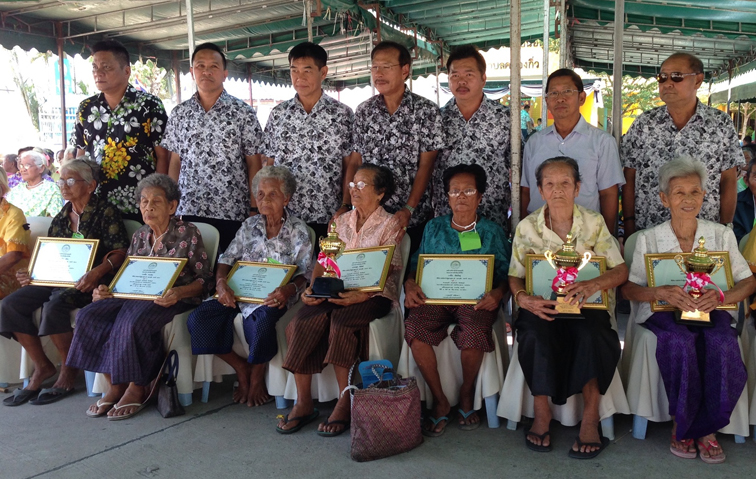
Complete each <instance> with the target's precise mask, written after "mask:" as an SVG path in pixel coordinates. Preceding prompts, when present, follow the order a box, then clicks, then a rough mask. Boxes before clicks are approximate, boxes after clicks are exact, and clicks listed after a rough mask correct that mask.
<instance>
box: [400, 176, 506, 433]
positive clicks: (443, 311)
mask: <svg viewBox="0 0 756 479" xmlns="http://www.w3.org/2000/svg"><path fill="white" fill-rule="evenodd" d="M443 182H444V190H445V192H446V194H447V195H448V197H449V206H450V207H451V210H452V214H451V215H445V216H439V217H438V218H434V219H433V220H431V221H430V222H429V223H428V224H427V225H426V226H425V231H424V232H423V239H422V242H421V243H420V248H419V249H418V250H417V252H416V253H415V254H414V255H413V256H412V262H411V265H410V271H411V273H410V274H409V275H408V276H409V279H408V280H407V281H406V282H405V283H404V294H405V300H404V305H405V306H406V307H407V308H410V309H409V316H408V317H407V319H406V320H405V327H406V331H405V333H404V339H405V340H406V341H407V344H409V345H410V347H411V348H412V355H413V356H414V358H415V362H416V363H417V365H418V367H419V368H420V372H421V373H422V374H423V378H424V379H425V381H426V383H427V384H428V386H429V387H430V390H431V393H432V394H433V412H432V413H431V415H430V416H429V417H428V418H427V422H426V424H425V425H424V427H423V434H425V435H426V436H440V435H441V434H443V433H444V431H445V428H446V424H447V423H448V421H449V418H448V415H449V412H450V411H451V404H449V400H448V399H447V398H446V395H444V391H443V389H442V388H441V379H440V377H439V373H438V364H437V363H436V353H435V352H434V351H433V346H438V345H439V344H440V343H441V341H443V340H444V338H446V335H447V329H448V327H449V326H450V325H452V324H455V325H456V326H455V328H454V330H453V331H452V334H451V337H452V340H454V344H456V345H457V348H459V349H460V350H461V351H462V353H461V355H462V378H463V382H462V386H461V387H460V391H459V396H460V403H459V405H460V408H459V414H460V417H459V427H460V428H461V429H463V430H472V429H476V428H477V427H478V426H480V418H479V417H478V414H477V413H476V412H475V410H474V409H473V399H474V393H475V380H476V378H477V376H478V370H479V369H480V365H481V363H482V362H483V354H484V353H487V352H490V351H493V350H494V341H493V323H494V322H496V314H497V312H498V310H499V304H500V303H501V300H502V298H503V297H504V294H505V293H506V292H507V290H508V284H507V270H508V269H509V255H510V248H509V241H508V240H507V237H506V235H505V234H504V230H503V229H501V227H500V226H498V225H497V224H496V223H493V222H491V221H489V220H487V219H486V218H483V217H481V216H479V215H478V213H477V211H478V205H479V204H480V200H481V198H483V194H484V193H485V191H486V172H485V171H484V170H483V168H481V167H480V166H479V165H458V166H454V167H451V168H449V169H447V170H446V171H445V172H444V175H443ZM462 233H467V234H466V235H465V237H464V238H465V239H464V240H463V236H462ZM421 254H492V255H494V256H495V257H494V286H495V287H494V289H492V290H491V291H489V292H488V293H486V295H485V296H484V297H483V298H482V299H481V300H480V301H478V303H477V304H475V305H461V306H442V305H429V304H425V300H426V299H427V298H426V296H425V294H423V290H422V289H421V288H420V286H419V285H418V284H417V283H416V282H415V280H414V277H415V273H414V271H415V270H416V269H417V262H418V257H419V255H421Z"/></svg>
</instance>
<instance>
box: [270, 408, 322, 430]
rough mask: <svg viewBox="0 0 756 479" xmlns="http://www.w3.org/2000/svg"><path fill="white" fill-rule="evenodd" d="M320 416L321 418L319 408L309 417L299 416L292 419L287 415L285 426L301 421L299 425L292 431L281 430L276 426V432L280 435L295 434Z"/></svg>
mask: <svg viewBox="0 0 756 479" xmlns="http://www.w3.org/2000/svg"><path fill="white" fill-rule="evenodd" d="M318 416H320V411H318V409H317V408H315V410H314V411H313V412H312V414H310V415H309V416H297V417H292V418H290V417H289V415H288V414H287V415H286V416H284V418H283V420H284V424H289V423H290V422H294V421H299V423H298V424H297V425H296V426H294V427H293V428H291V429H281V428H280V427H278V426H276V431H277V432H279V433H280V434H294V433H295V432H297V431H299V430H300V429H302V428H303V427H305V426H306V425H308V424H310V423H311V422H312V421H314V420H315V419H317V418H318Z"/></svg>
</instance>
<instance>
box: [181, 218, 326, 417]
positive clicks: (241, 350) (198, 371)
mask: <svg viewBox="0 0 756 479" xmlns="http://www.w3.org/2000/svg"><path fill="white" fill-rule="evenodd" d="M307 233H308V234H309V236H310V243H311V244H312V245H313V246H314V245H315V242H316V240H317V239H316V237H315V230H313V229H312V228H310V227H309V226H308V227H307ZM301 307H302V302H301V301H297V302H296V303H295V304H294V306H292V307H291V308H289V310H288V311H286V314H284V315H283V317H282V318H281V319H279V320H278V323H276V338H277V340H278V354H277V355H276V356H275V357H274V358H273V359H272V360H271V361H270V366H269V367H268V373H267V375H266V383H267V385H268V392H269V393H270V395H271V396H274V397H275V396H280V397H281V400H283V390H284V389H285V388H286V378H287V376H286V375H287V372H286V371H285V370H284V369H283V368H282V367H281V365H282V364H283V358H284V357H286V351H287V347H286V325H288V324H289V321H291V318H293V317H294V315H295V314H296V313H297V311H299V309H300V308H301ZM242 321H243V317H242V315H241V313H239V314H237V315H236V318H234V332H235V334H234V344H233V346H232V350H233V351H234V352H235V353H236V354H238V355H239V356H242V357H245V358H246V357H248V356H249V345H248V344H247V342H246V341H245V340H244V328H243V327H242ZM228 374H236V371H235V370H234V368H232V367H231V366H229V365H228V363H226V362H225V361H223V360H222V359H220V358H218V357H217V356H215V355H214V354H200V355H198V356H197V365H196V367H195V370H194V381H195V382H199V383H202V402H207V401H208V398H209V395H210V383H211V382H221V381H223V376H225V375H228ZM271 391H276V392H279V394H274V393H272V392H271Z"/></svg>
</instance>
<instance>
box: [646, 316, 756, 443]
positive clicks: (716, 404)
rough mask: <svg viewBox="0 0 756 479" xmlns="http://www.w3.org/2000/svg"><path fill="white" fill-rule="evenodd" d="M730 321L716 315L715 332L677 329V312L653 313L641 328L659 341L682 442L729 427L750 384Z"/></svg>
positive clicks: (659, 356)
mask: <svg viewBox="0 0 756 479" xmlns="http://www.w3.org/2000/svg"><path fill="white" fill-rule="evenodd" d="M731 320H732V316H730V314H729V313H727V312H726V311H719V310H714V311H712V312H711V322H712V323H714V327H711V328H700V327H697V326H686V325H683V324H677V323H676V322H675V313H674V312H658V313H654V314H653V315H651V317H650V318H648V319H647V320H646V322H645V323H643V326H645V327H646V328H648V330H650V331H651V332H653V333H654V334H655V335H656V339H657V346H656V361H657V363H658V364H659V370H660V372H661V376H662V379H663V380H664V389H665V390H666V391H667V397H668V398H669V414H670V415H671V416H673V417H674V418H675V421H677V438H678V439H698V438H701V437H704V436H706V435H708V434H712V433H715V432H717V431H718V430H719V429H722V428H723V427H725V426H726V425H728V424H729V423H730V416H731V415H732V411H733V410H734V409H735V405H736V404H737V402H738V400H739V399H740V395H741V394H742V393H743V388H744V387H745V384H746V380H747V378H748V375H747V372H746V369H745V364H743V359H742V357H741V355H740V346H739V345H738V337H737V332H736V331H735V328H733V327H731V326H730V322H731Z"/></svg>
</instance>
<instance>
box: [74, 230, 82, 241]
mask: <svg viewBox="0 0 756 479" xmlns="http://www.w3.org/2000/svg"><path fill="white" fill-rule="evenodd" d="M71 238H73V239H84V235H83V234H81V233H79V232H78V231H76V232H75V233H74V234H72V235H71Z"/></svg>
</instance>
